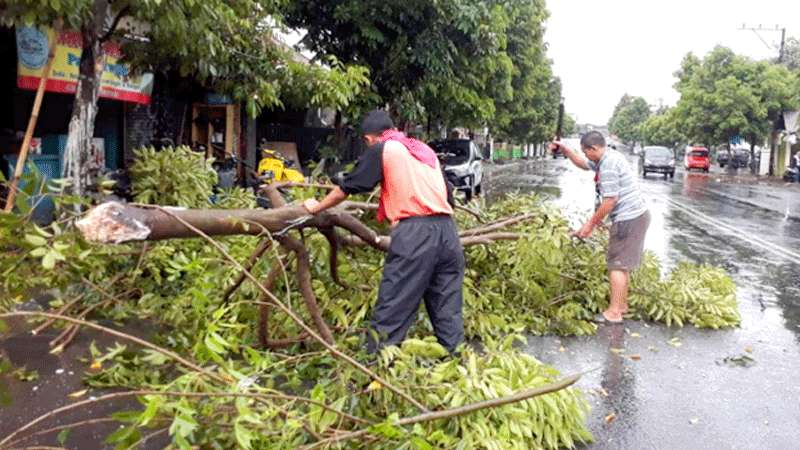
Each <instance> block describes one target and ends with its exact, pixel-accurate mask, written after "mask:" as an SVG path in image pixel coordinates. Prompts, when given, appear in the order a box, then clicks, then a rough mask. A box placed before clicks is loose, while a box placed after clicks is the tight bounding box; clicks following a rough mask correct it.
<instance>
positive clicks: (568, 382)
mask: <svg viewBox="0 0 800 450" xmlns="http://www.w3.org/2000/svg"><path fill="white" fill-rule="evenodd" d="M580 378H581V376H580V374H576V375H572V376H569V377H566V378H564V379H562V380H559V381H556V382H555V383H551V384H547V385H544V386H540V387H537V388H533V389H526V390H524V391H520V392H517V393H515V394H512V395H509V396H506V397H500V398H493V399H489V400H483V401H480V402H475V403H470V404H468V405H464V406H459V407H457V408H451V409H445V410H443V411H432V412H427V413H424V414H419V415H417V416H412V417H405V418H403V419H400V420H398V421H397V422H395V423H394V425H396V426H406V425H414V424H416V423H421V422H430V421H432V420H441V419H452V418H453V417H458V416H463V415H465V414H470V413H473V412H475V411H479V410H482V409H487V408H497V407H499V406H503V405H508V404H510V403H517V402H521V401H523V400H527V399H530V398H533V397H538V396H540V395H545V394H550V393H553V392H556V391H560V390H562V389H566V388H568V387H569V386H572V385H573V384H575V382H577V381H578V380H579V379H580ZM369 432H370V430H369V429H362V430H358V431H353V432H351V433H347V434H340V435H336V436H333V437H331V438H328V439H325V440H322V441H319V442H316V443H314V444H312V445H310V446H307V447H304V448H305V449H307V450H313V449H318V448H323V447H327V446H329V445H331V444H335V443H337V442H343V441H346V440H351V439H355V438H359V437H363V436H365V435H366V434H368V433H369Z"/></svg>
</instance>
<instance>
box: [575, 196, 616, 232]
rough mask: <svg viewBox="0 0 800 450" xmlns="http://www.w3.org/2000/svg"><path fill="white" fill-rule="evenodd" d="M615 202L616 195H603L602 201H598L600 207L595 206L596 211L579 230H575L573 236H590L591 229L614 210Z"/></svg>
mask: <svg viewBox="0 0 800 450" xmlns="http://www.w3.org/2000/svg"><path fill="white" fill-rule="evenodd" d="M616 204H617V197H605V198H604V199H603V202H602V203H600V207H599V208H597V211H595V212H594V214H592V217H591V218H590V219H589V220H588V221H587V222H586V223H585V224H583V226H582V227H581V229H580V230H578V231H577V232H575V233H574V234H575V236H578V237H579V238H587V237H589V236H591V234H592V231H594V229H595V228H597V227H598V226H600V225H601V224H602V223H603V220H605V218H606V216H608V215H609V214H611V211H612V210H614V206H615V205H616Z"/></svg>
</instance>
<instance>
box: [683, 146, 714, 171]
mask: <svg viewBox="0 0 800 450" xmlns="http://www.w3.org/2000/svg"><path fill="white" fill-rule="evenodd" d="M683 167H684V168H685V169H686V171H687V172H688V171H690V170H692V169H700V170H702V171H703V172H708V170H709V169H710V168H711V158H709V156H708V149H707V148H705V147H689V148H687V149H686V155H685V156H684V157H683Z"/></svg>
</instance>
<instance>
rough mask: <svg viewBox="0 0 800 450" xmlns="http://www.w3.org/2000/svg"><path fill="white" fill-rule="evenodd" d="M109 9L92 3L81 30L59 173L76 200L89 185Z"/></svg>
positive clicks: (103, 0) (100, 2)
mask: <svg viewBox="0 0 800 450" xmlns="http://www.w3.org/2000/svg"><path fill="white" fill-rule="evenodd" d="M108 8H109V2H108V1H107V0H94V2H93V6H92V11H93V15H92V19H91V20H90V21H88V22H87V23H86V24H85V25H84V26H83V27H82V28H81V37H82V38H83V50H82V52H81V60H80V65H79V76H78V86H77V89H76V91H75V101H74V103H73V106H72V117H71V118H70V121H69V136H68V138H67V146H66V150H65V155H64V168H63V169H62V170H63V175H64V177H65V178H67V179H69V180H70V182H71V186H70V190H71V192H72V193H73V194H75V195H79V196H83V195H84V193H85V191H86V185H87V184H88V183H89V171H88V165H87V162H88V156H89V149H90V148H91V146H92V137H93V136H94V121H95V118H96V117H97V99H98V97H99V96H100V75H101V73H102V71H103V66H104V65H105V58H104V55H103V47H102V42H101V40H100V34H101V32H102V30H103V24H104V22H105V19H106V16H107V15H108Z"/></svg>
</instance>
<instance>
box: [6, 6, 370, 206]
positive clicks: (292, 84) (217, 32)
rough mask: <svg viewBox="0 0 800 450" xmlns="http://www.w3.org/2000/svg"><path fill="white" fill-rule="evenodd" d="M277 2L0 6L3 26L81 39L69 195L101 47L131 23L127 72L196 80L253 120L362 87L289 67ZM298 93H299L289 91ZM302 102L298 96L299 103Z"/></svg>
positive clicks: (352, 75) (352, 74) (78, 188)
mask: <svg viewBox="0 0 800 450" xmlns="http://www.w3.org/2000/svg"><path fill="white" fill-rule="evenodd" d="M283 5H284V2H283V1H280V0H237V1H233V2H231V1H225V0H204V1H196V0H170V1H156V0H58V1H40V0H15V1H1V2H0V6H1V7H2V13H0V14H2V15H1V16H0V18H1V20H2V23H3V24H5V25H28V26H48V25H51V24H53V23H54V22H55V21H56V20H63V21H64V27H65V28H71V29H75V30H77V31H79V32H80V35H81V38H82V41H83V42H82V44H83V45H82V47H83V50H82V53H81V58H80V63H79V74H80V75H79V79H78V85H77V91H76V93H75V101H74V104H73V109H72V117H71V119H70V123H69V137H68V139H67V148H66V155H65V162H66V164H65V175H66V177H67V178H68V179H69V181H70V185H69V186H70V190H71V191H72V192H73V193H76V194H78V195H81V194H82V193H83V192H84V190H85V186H86V184H87V182H88V171H87V165H86V160H87V157H88V149H89V148H90V146H91V139H92V136H93V134H94V122H95V117H96V115H97V99H98V96H99V92H100V77H101V74H102V70H103V67H104V57H105V55H104V43H105V42H106V41H108V40H110V39H113V38H121V37H122V36H123V35H124V34H126V32H128V31H129V30H126V29H122V28H120V27H119V24H121V23H139V24H141V25H142V26H140V27H137V32H136V33H137V34H138V36H137V37H138V38H139V39H136V40H126V41H124V46H123V49H124V51H125V54H126V55H127V57H128V58H129V60H130V62H131V63H132V64H133V65H134V68H136V69H138V70H154V69H166V68H174V69H177V70H179V72H180V73H181V74H182V75H186V76H193V77H196V78H197V79H198V80H200V81H201V82H203V83H205V84H207V85H209V86H213V87H215V88H216V89H218V90H220V91H221V92H225V93H228V94H231V95H232V96H233V97H234V98H235V99H236V100H238V101H242V102H244V103H245V104H246V107H247V111H248V112H249V113H250V114H252V115H255V114H257V112H258V111H259V109H260V108H261V107H263V106H275V105H280V104H281V101H282V100H281V99H282V97H286V96H288V97H292V98H296V99H299V100H301V101H302V100H305V101H307V102H310V103H317V104H326V105H342V104H347V103H348V102H349V101H351V100H352V98H353V97H354V95H356V94H357V93H358V90H359V89H360V87H362V86H363V85H364V83H365V82H366V69H364V68H363V67H362V68H359V67H345V66H341V65H339V64H338V63H336V62H335V61H334V62H333V64H331V67H330V68H328V69H322V68H320V67H313V66H307V65H304V64H301V63H298V62H296V61H294V60H293V58H292V55H291V54H290V52H289V51H288V49H286V48H284V47H283V46H282V45H279V44H278V43H277V42H276V40H275V39H273V33H274V29H275V26H276V25H278V24H280V21H281V20H282V17H283V11H282V8H283V7H284V6H283ZM298 84H303V87H304V88H305V89H301V88H298V86H297V85H298ZM302 92H305V94H303V95H298V93H302Z"/></svg>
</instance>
